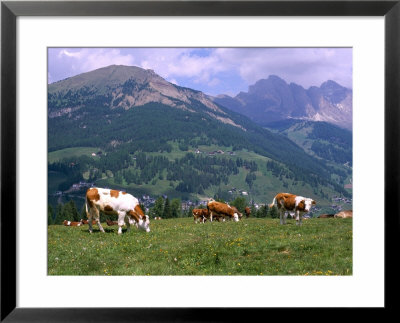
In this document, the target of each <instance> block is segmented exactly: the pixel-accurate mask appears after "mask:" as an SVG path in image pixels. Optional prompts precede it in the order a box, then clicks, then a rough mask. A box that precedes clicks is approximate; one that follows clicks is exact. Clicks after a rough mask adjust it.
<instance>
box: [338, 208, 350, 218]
mask: <svg viewBox="0 0 400 323" xmlns="http://www.w3.org/2000/svg"><path fill="white" fill-rule="evenodd" d="M352 217H353V210H348V211H341V212H339V213H336V214H335V218H342V219H346V218H352Z"/></svg>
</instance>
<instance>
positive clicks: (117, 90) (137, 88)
mask: <svg viewBox="0 0 400 323" xmlns="http://www.w3.org/2000/svg"><path fill="white" fill-rule="evenodd" d="M142 103H143V104H142ZM48 110H49V118H48V151H49V156H48V160H49V164H48V169H49V174H52V175H51V176H49V188H51V189H53V190H54V189H55V188H56V189H55V191H61V192H63V195H62V199H61V200H62V201H63V202H64V200H65V199H68V198H74V197H76V196H79V198H81V197H82V194H83V192H84V191H85V188H86V187H87V184H86V183H93V184H94V185H98V186H107V187H113V188H121V189H125V190H127V191H129V192H131V193H133V194H135V195H137V196H141V195H151V196H153V197H157V196H160V195H168V196H171V197H178V198H180V199H182V200H186V199H191V200H200V199H204V198H206V197H213V196H220V197H221V198H223V199H225V200H229V199H230V198H231V197H232V198H234V197H235V196H236V195H237V194H241V196H245V197H246V198H247V199H248V200H253V201H255V202H256V203H266V202H268V203H269V202H270V201H271V200H272V197H273V196H274V195H275V194H276V193H277V192H280V191H289V192H293V193H295V194H300V195H304V196H310V197H312V198H314V199H315V200H317V201H319V204H320V205H329V203H330V201H331V198H332V196H346V197H351V192H349V191H347V190H345V189H344V187H343V183H344V182H345V181H348V180H349V172H346V171H345V170H344V169H343V167H342V166H340V167H338V166H337V165H338V163H337V162H336V161H334V160H330V159H329V158H328V157H329V156H328V157H326V158H321V157H320V156H319V155H320V154H321V153H323V148H324V147H322V148H321V147H319V152H316V153H315V154H311V153H310V151H307V150H306V151H305V150H304V149H303V148H304V145H303V146H302V145H301V144H300V143H298V142H296V141H295V140H293V138H291V137H290V136H289V135H287V134H282V133H280V132H281V131H277V130H275V132H273V131H270V130H268V129H265V128H263V127H261V126H259V125H257V124H255V123H254V122H252V121H251V120H250V119H248V118H247V117H245V116H243V115H240V114H238V113H235V112H232V111H230V110H228V109H226V108H223V107H221V106H218V105H216V104H214V103H212V102H211V101H209V100H208V99H207V97H205V96H204V95H203V94H202V93H201V92H199V91H195V90H191V89H188V88H182V87H179V86H176V85H173V84H171V83H168V82H166V81H165V80H163V79H162V78H161V77H159V76H157V75H156V74H155V73H154V72H153V71H150V70H143V69H140V68H126V67H123V66H110V67H108V68H103V69H99V70H96V71H93V72H89V73H85V74H81V75H78V76H76V77H73V78H69V79H67V80H64V81H60V82H57V83H54V84H50V85H49V93H48ZM321 131H322V130H321ZM321 131H320V132H321ZM322 132H323V131H322ZM298 134H300V132H298ZM318 136H321V133H319V134H318ZM314 142H318V143H319V144H320V145H323V144H325V143H326V142H327V143H329V144H331V143H330V141H329V138H327V139H326V140H325V141H323V140H322V141H316V140H315V141H314ZM335 145H336V144H335ZM314 148H315V147H314ZM316 150H317V151H318V147H317V148H316ZM219 151H223V153H221V152H219ZM321 151H322V152H321ZM92 153H96V156H92ZM332 156H336V154H333V155H332ZM332 156H331V157H332ZM331 159H332V158H331ZM80 182H81V183H83V184H79V183H80ZM74 184H75V185H74ZM243 192H245V193H243ZM49 194H50V195H52V194H53V195H54V193H52V192H49ZM49 200H51V201H54V200H57V201H60V196H59V195H56V196H52V198H51V199H49ZM77 200H78V199H77Z"/></svg>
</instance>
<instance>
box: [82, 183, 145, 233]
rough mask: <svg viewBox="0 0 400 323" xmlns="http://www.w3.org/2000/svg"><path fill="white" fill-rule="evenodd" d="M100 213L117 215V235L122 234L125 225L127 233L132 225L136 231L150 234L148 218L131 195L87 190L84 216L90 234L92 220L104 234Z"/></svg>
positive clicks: (102, 189) (96, 189) (106, 190)
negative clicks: (86, 219)
mask: <svg viewBox="0 0 400 323" xmlns="http://www.w3.org/2000/svg"><path fill="white" fill-rule="evenodd" d="M100 211H102V212H104V213H105V214H108V215H118V226H119V228H118V234H121V233H122V226H123V225H124V224H125V223H126V226H127V228H128V231H130V226H131V224H133V225H135V226H136V227H137V228H138V229H141V230H144V231H146V232H150V220H149V216H148V215H145V214H144V213H143V211H142V209H141V208H140V206H139V201H138V199H137V198H136V197H134V196H132V195H131V194H128V193H125V192H121V191H117V190H110V189H106V188H96V187H92V188H89V189H88V190H87V192H86V214H87V218H88V223H89V232H90V233H92V232H93V228H92V218H93V219H94V220H95V221H96V222H97V225H98V226H99V229H100V231H101V232H104V229H103V227H102V226H101V223H100Z"/></svg>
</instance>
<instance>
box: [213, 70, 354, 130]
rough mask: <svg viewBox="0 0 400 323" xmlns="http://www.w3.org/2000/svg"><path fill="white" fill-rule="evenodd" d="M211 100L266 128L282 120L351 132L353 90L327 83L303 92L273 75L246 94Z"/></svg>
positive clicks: (329, 81) (252, 86) (254, 85)
mask: <svg viewBox="0 0 400 323" xmlns="http://www.w3.org/2000/svg"><path fill="white" fill-rule="evenodd" d="M211 99H212V100H213V101H214V102H216V103H218V104H220V105H222V106H225V107H227V108H228V109H231V110H233V111H236V112H239V113H241V114H243V115H246V116H247V117H249V118H250V119H251V120H253V121H254V122H256V123H258V124H261V125H265V124H268V123H271V122H275V121H280V120H284V119H300V120H309V121H326V122H329V123H332V124H335V125H337V126H339V127H342V128H346V129H349V130H351V129H352V90H351V89H348V88H345V87H343V86H341V85H339V84H338V83H336V82H334V81H332V80H328V81H325V82H323V83H322V84H321V86H320V87H317V86H311V87H310V88H308V89H304V88H303V87H302V86H301V85H298V84H296V83H293V82H292V83H289V84H288V83H286V81H284V80H283V79H281V78H280V77H279V76H276V75H270V76H269V77H268V78H267V79H260V80H258V81H257V82H256V83H254V84H253V85H250V86H249V89H248V92H243V91H242V92H240V93H239V94H237V95H236V96H234V97H231V96H229V95H218V96H215V97H211Z"/></svg>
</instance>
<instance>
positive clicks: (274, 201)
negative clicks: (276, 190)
mask: <svg viewBox="0 0 400 323" xmlns="http://www.w3.org/2000/svg"><path fill="white" fill-rule="evenodd" d="M276 205H277V204H276V197H274V199H273V201H272V203H271V204H269V205H268V206H269V207H270V208H271V207H273V206H276Z"/></svg>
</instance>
